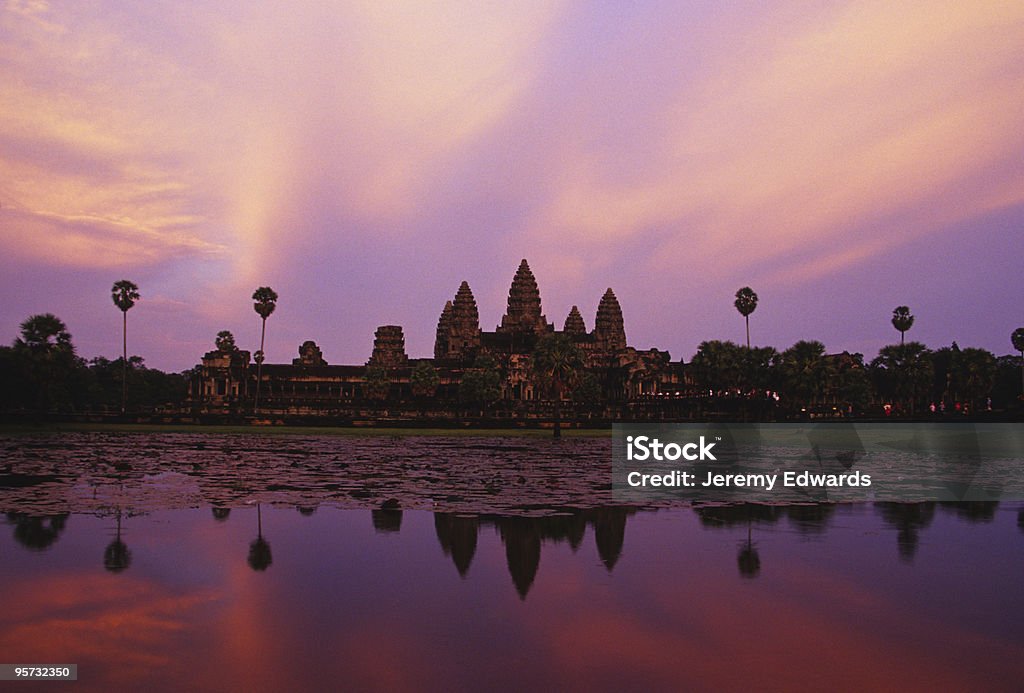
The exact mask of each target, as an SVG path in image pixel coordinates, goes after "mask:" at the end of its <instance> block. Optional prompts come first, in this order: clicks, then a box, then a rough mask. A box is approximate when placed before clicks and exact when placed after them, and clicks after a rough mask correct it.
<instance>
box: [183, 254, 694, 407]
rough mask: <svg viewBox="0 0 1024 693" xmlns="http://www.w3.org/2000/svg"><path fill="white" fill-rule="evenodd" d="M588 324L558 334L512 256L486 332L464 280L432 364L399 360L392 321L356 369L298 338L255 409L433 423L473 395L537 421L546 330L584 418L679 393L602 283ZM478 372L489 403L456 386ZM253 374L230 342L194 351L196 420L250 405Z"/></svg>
mask: <svg viewBox="0 0 1024 693" xmlns="http://www.w3.org/2000/svg"><path fill="white" fill-rule="evenodd" d="M593 325H594V328H593V330H591V331H588V330H587V325H586V321H585V320H584V318H583V315H582V314H581V313H580V310H579V308H577V307H576V306H573V307H572V308H571V310H570V311H569V313H568V315H567V316H566V317H565V320H564V322H563V327H562V329H561V330H560V331H559V330H556V328H555V325H554V323H551V322H548V319H547V317H546V316H545V314H544V311H543V308H542V304H541V294H540V288H539V287H538V285H537V280H536V278H535V277H534V275H533V272H532V270H531V269H530V265H529V263H528V262H527V261H526V260H525V259H524V260H523V261H522V262H521V263H520V264H519V268H518V269H517V270H516V272H515V276H514V277H513V278H512V284H511V286H510V287H509V291H508V303H507V306H506V309H505V314H504V315H502V317H501V322H500V324H498V325H496V326H495V328H494V330H493V331H485V330H483V329H481V326H480V314H479V311H478V309H477V303H476V298H475V297H474V296H473V291H472V289H471V288H470V286H469V283H468V282H465V281H464V282H462V283H461V284H460V285H459V287H458V289H457V290H456V292H455V295H454V296H453V297H452V299H451V300H449V301H447V302H446V303H445V304H444V307H443V308H442V309H441V313H440V316H439V317H438V321H437V331H436V334H435V339H434V355H433V358H410V357H409V356H408V355H407V354H406V352H405V336H404V333H403V330H402V327H401V326H398V325H383V326H381V327H379V328H377V331H376V333H375V335H374V339H373V349H372V352H371V354H370V357H369V359H368V360H367V361H366V363H365V364H364V365H328V363H327V361H326V360H325V359H324V356H323V354H322V352H321V349H320V347H319V346H318V345H317V344H316V343H315V342H313V341H306V342H304V343H303V344H302V345H301V346H300V347H299V349H298V352H299V356H298V358H295V359H293V360H292V362H291V364H271V363H265V364H263V368H262V381H261V382H260V383H259V387H260V396H259V408H260V411H259V413H260V414H264V415H267V416H275V415H280V416H289V415H290V416H314V417H316V416H333V417H340V418H359V417H363V416H370V415H371V414H370V413H369V411H370V410H371V409H372V410H375V411H376V410H379V409H380V408H381V407H385V406H386V407H387V408H388V410H389V412H394V414H395V415H398V416H403V415H411V413H412V412H418V413H419V414H420V415H423V414H424V413H426V414H427V415H428V416H431V417H435V418H436V417H442V418H444V417H458V416H460V415H462V414H464V413H465V411H466V410H467V407H468V405H469V404H471V403H472V401H473V400H474V399H479V400H480V401H479V402H476V404H477V405H478V409H479V410H480V411H481V412H486V413H487V415H488V416H491V417H509V418H530V417H537V416H543V415H544V413H545V406H546V404H550V403H549V402H546V401H545V398H544V397H542V396H541V394H542V393H541V392H539V390H538V389H537V388H536V386H535V383H534V378H533V377H532V371H531V367H530V365H531V355H532V354H533V352H534V349H535V347H536V345H537V342H538V340H540V339H541V338H542V337H544V336H545V335H548V334H552V333H557V332H561V333H563V334H565V335H567V336H568V337H569V338H571V340H572V342H573V343H574V344H575V345H576V346H577V347H578V348H579V350H580V352H581V354H582V356H583V361H584V363H585V369H584V370H585V373H584V374H582V376H583V377H581V378H579V379H578V380H579V382H581V383H583V382H586V383H587V384H588V387H583V386H580V387H579V388H578V390H577V391H575V392H569V393H566V394H565V395H564V396H563V399H567V400H570V401H571V402H572V403H573V404H574V405H575V406H576V407H577V408H580V409H582V410H585V411H586V413H587V415H588V416H593V417H597V418H621V417H623V416H624V415H628V414H629V413H630V412H633V413H636V411H637V409H638V407H639V408H640V409H643V408H644V407H643V406H642V405H643V404H644V403H649V402H650V401H651V400H652V398H657V397H658V396H672V395H678V394H679V390H680V387H681V383H682V380H683V377H682V368H681V364H679V363H672V362H671V360H670V356H669V353H668V352H666V351H660V350H658V349H648V350H638V349H636V348H634V347H630V346H628V343H627V341H626V330H625V322H624V320H623V315H622V308H621V307H620V305H619V301H618V299H617V298H616V296H615V292H614V291H612V289H610V288H609V289H608V290H607V291H605V293H604V295H603V296H602V297H601V300H600V302H599V304H598V308H597V313H596V315H595V316H594V322H593ZM488 369H490V370H492V371H494V372H495V373H496V385H497V388H496V390H494V391H493V394H494V395H495V396H493V397H491V396H487V397H484V396H481V395H477V394H474V395H472V396H470V395H469V392H470V390H472V392H473V393H477V392H478V391H479V388H477V387H472V386H470V385H468V384H467V385H466V386H464V378H465V377H466V376H467V374H470V373H474V374H477V373H479V372H480V371H483V370H488ZM256 374H257V369H256V364H255V363H254V362H252V361H250V355H249V352H246V351H241V350H238V349H235V348H234V346H233V344H231V345H228V346H226V347H225V348H220V347H219V348H218V349H216V350H214V351H211V352H208V353H207V354H205V355H204V356H203V359H202V363H201V364H200V366H199V367H198V368H197V369H196V376H195V377H194V378H193V381H192V383H191V387H190V398H191V400H192V403H193V405H194V407H196V408H198V409H199V410H200V412H201V413H210V414H225V413H232V412H234V413H244V412H245V411H246V407H250V410H251V407H252V403H253V400H254V396H255V392H256V377H257V375H256ZM478 380H479V378H477V381H478ZM467 382H468V380H467ZM484 391H485V392H487V390H484ZM487 400H490V401H487Z"/></svg>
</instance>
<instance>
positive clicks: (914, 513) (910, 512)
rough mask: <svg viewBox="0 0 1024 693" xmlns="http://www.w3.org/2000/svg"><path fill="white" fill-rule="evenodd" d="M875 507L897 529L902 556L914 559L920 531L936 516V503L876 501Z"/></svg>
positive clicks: (909, 559) (910, 559) (897, 544)
mask: <svg viewBox="0 0 1024 693" xmlns="http://www.w3.org/2000/svg"><path fill="white" fill-rule="evenodd" d="M875 507H876V508H877V509H878V511H879V512H880V513H881V514H882V520H883V521H884V522H885V523H886V524H887V525H889V526H890V527H892V528H893V529H895V530H896V546H897V548H898V549H899V552H900V558H902V559H903V560H904V561H907V562H910V561H913V560H914V556H915V555H916V554H917V547H918V545H919V544H920V542H921V537H920V535H919V532H920V530H922V529H924V528H925V527H927V526H928V525H930V524H931V523H932V519H933V518H934V517H935V503H933V502H928V503H875Z"/></svg>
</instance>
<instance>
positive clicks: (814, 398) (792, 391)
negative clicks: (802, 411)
mask: <svg viewBox="0 0 1024 693" xmlns="http://www.w3.org/2000/svg"><path fill="white" fill-rule="evenodd" d="M779 361H780V365H781V370H782V385H783V388H784V390H785V393H786V395H787V396H788V398H789V399H790V400H791V402H792V404H794V405H801V406H804V407H810V406H811V405H813V404H817V403H819V401H820V398H821V397H822V395H824V393H825V392H826V391H827V390H828V389H829V386H830V385H831V382H832V378H833V375H834V368H833V366H832V363H831V361H830V360H829V359H828V358H826V355H825V345H824V344H822V343H821V342H819V341H817V340H801V341H799V342H797V343H796V344H794V345H793V346H791V347H790V348H788V349H786V350H785V351H784V352H782V354H781V355H780V357H779Z"/></svg>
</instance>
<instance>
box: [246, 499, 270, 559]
mask: <svg viewBox="0 0 1024 693" xmlns="http://www.w3.org/2000/svg"><path fill="white" fill-rule="evenodd" d="M273 562H274V557H273V556H272V555H271V554H270V542H268V541H267V540H266V539H264V538H263V511H262V509H261V508H260V504H259V503H257V504H256V539H255V540H253V542H252V543H251V544H249V567H250V568H252V569H253V570H259V571H263V570H266V569H267V568H269V567H270V564H271V563H273Z"/></svg>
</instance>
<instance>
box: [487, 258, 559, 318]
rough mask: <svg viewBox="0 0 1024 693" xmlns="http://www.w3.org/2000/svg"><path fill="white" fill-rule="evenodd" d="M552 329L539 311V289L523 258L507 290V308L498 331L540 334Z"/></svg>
mask: <svg viewBox="0 0 1024 693" xmlns="http://www.w3.org/2000/svg"><path fill="white" fill-rule="evenodd" d="M550 329H552V328H551V327H550V326H549V325H548V322H547V318H545V317H544V315H543V314H542V313H541V308H540V289H538V288H537V280H536V279H535V278H534V276H533V272H531V271H530V264H529V263H528V262H527V261H526V259H525V258H524V259H523V261H522V262H520V263H519V269H518V270H516V276H515V277H513V279H512V286H511V287H509V290H508V310H506V311H505V315H503V316H502V318H501V325H499V326H498V332H534V333H536V334H542V333H544V332H546V331H549V330H550Z"/></svg>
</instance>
